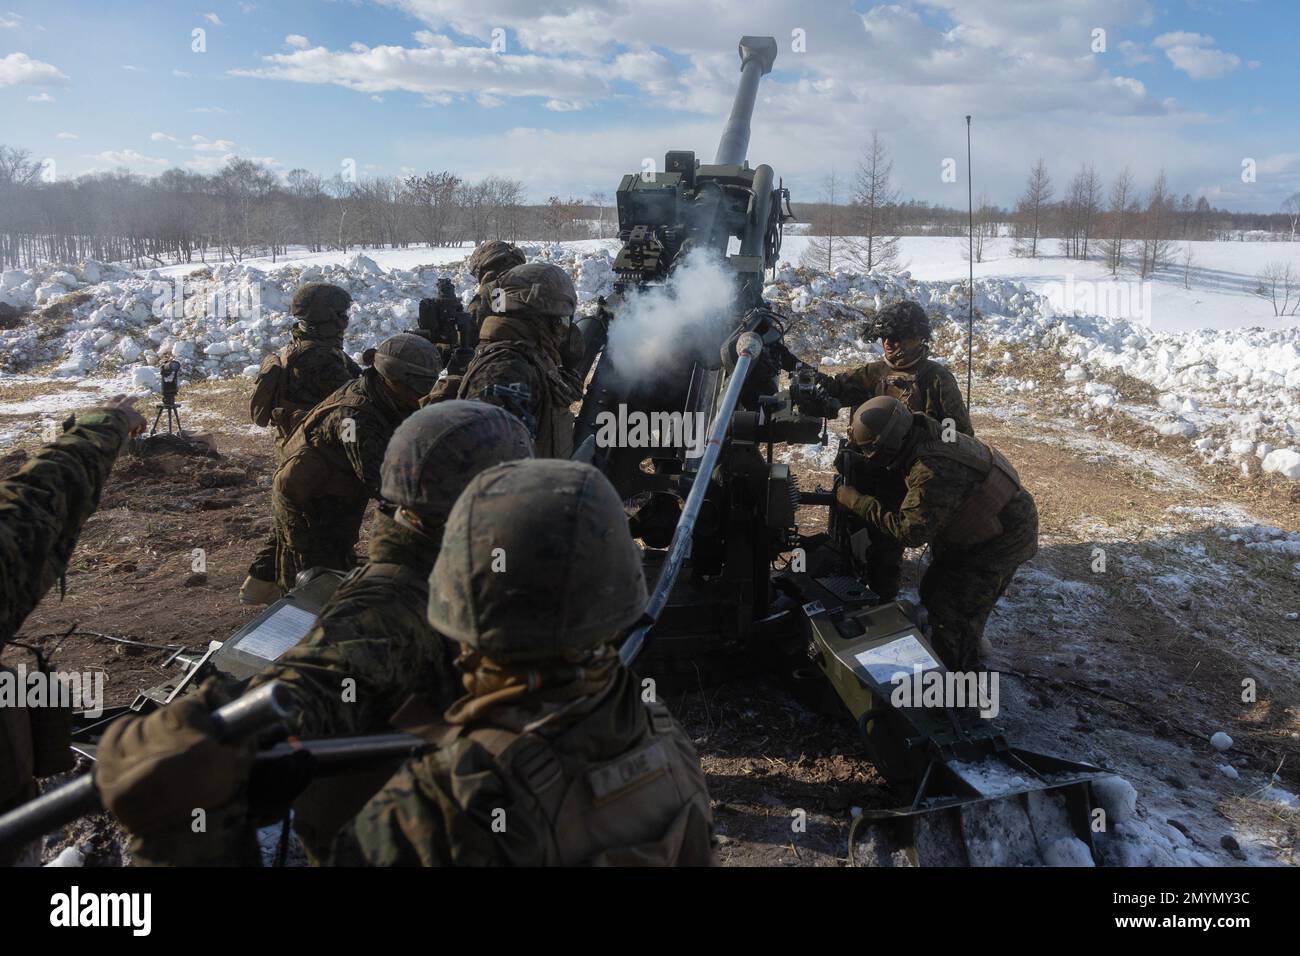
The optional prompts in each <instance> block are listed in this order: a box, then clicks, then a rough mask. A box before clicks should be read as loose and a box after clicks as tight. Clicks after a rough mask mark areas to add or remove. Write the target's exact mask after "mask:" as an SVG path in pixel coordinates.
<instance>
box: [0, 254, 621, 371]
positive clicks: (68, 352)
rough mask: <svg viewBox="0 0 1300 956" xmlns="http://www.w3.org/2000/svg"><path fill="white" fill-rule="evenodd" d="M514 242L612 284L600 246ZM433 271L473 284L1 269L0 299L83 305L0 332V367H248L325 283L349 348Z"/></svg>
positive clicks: (253, 270)
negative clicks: (298, 298) (43, 330)
mask: <svg viewBox="0 0 1300 956" xmlns="http://www.w3.org/2000/svg"><path fill="white" fill-rule="evenodd" d="M522 248H523V249H524V251H525V252H526V253H527V254H528V255H529V256H530V257H531V258H534V259H542V260H553V261H555V262H556V264H558V265H560V266H562V267H564V268H566V269H568V270H569V271H570V272H571V273H572V274H573V275H574V279H575V282H576V284H577V285H578V287H579V289H580V290H582V294H583V298H584V300H588V301H592V302H594V300H595V298H596V296H598V295H605V294H608V293H609V292H610V291H611V290H612V277H613V260H612V259H611V258H610V256H609V253H608V252H607V251H606V250H605V249H603V248H601V249H597V250H595V251H589V252H583V253H579V252H576V251H573V250H566V249H564V248H562V247H558V246H555V247H542V246H524V247H522ZM467 251H468V250H467ZM261 265H262V266H265V265H266V263H261ZM444 276H446V277H449V278H451V279H452V282H453V284H454V286H455V288H456V291H457V293H458V294H459V295H461V297H462V299H463V300H465V301H468V299H469V297H470V296H471V295H472V294H473V292H474V290H475V288H476V283H475V281H474V278H473V276H471V275H470V273H469V272H468V271H466V269H465V263H464V260H463V258H462V260H461V261H458V262H455V263H451V264H450V265H447V266H436V265H427V266H417V267H415V268H411V269H401V268H393V269H385V268H384V267H383V266H381V265H380V264H379V263H378V262H377V261H376V260H375V259H374V258H372V257H371V256H369V255H365V254H355V255H352V256H351V257H349V258H347V259H346V260H345V261H341V262H333V263H323V264H322V263H309V264H303V263H294V262H287V263H284V264H281V265H278V266H274V267H271V268H269V269H268V268H262V267H259V266H258V265H253V264H251V263H223V264H215V265H210V266H199V267H195V268H192V269H190V270H189V271H188V273H182V272H181V271H179V270H178V269H176V268H169V269H167V270H166V274H165V275H164V274H163V273H160V272H159V271H157V270H151V271H149V272H147V273H140V274H137V273H133V272H131V271H129V270H126V269H123V268H121V267H118V266H105V265H102V264H99V263H94V262H88V263H85V264H83V265H81V266H79V267H77V268H76V269H64V268H59V267H54V266H51V267H40V268H38V269H34V270H13V271H11V272H6V273H4V279H3V285H2V286H0V290H2V291H0V299H3V301H7V302H10V303H11V304H13V305H15V306H17V307H19V308H23V309H27V308H31V309H36V310H39V309H41V308H42V307H43V306H46V305H48V304H50V303H51V302H54V301H55V300H56V299H57V298H58V297H59V296H61V295H65V294H67V293H68V292H73V291H76V292H81V293H84V294H85V301H83V302H81V303H80V304H78V305H76V306H74V307H72V308H71V309H70V310H69V312H68V318H67V320H66V321H65V322H64V324H63V326H62V328H61V329H55V330H54V334H53V335H48V336H47V337H38V334H37V329H36V328H35V327H34V325H30V324H29V325H24V326H22V327H20V328H18V329H12V330H4V331H0V370H5V371H11V372H12V371H21V370H23V369H26V368H30V367H31V366H33V365H35V364H38V363H42V362H51V363H54V369H53V372H54V374H55V375H56V376H66V377H70V378H80V377H83V376H86V375H89V374H92V373H110V374H111V373H115V372H118V371H123V370H129V369H131V368H132V367H137V368H141V369H143V368H148V367H152V366H156V365H157V364H158V356H159V353H161V352H162V351H163V350H164V349H169V350H171V352H172V354H173V355H174V357H175V358H176V359H178V360H179V361H180V362H181V363H182V367H183V368H184V369H185V371H186V373H187V375H188V376H191V377H212V376H233V375H241V374H242V375H249V374H255V373H256V370H257V367H258V366H259V365H260V363H261V361H262V358H263V357H264V356H265V355H266V354H267V353H269V352H273V351H275V350H277V349H279V348H281V347H282V346H283V345H285V344H286V343H287V342H288V341H289V329H290V327H291V326H292V325H293V318H292V316H290V315H289V312H288V309H289V304H290V302H291V301H292V298H293V293H294V290H295V289H297V288H298V286H300V285H302V284H303V283H307V282H332V283H335V284H337V285H339V286H342V287H343V288H345V289H347V290H348V292H349V293H351V295H352V297H353V300H354V302H355V305H354V307H353V309H352V311H351V313H350V314H351V317H352V318H351V323H350V325H349V327H348V331H347V337H346V339H345V345H346V347H347V348H348V349H349V351H352V352H353V353H354V354H357V355H359V354H360V353H361V352H362V351H364V350H365V349H366V348H369V347H370V346H372V345H376V344H378V343H379V342H380V341H382V340H383V339H385V338H387V337H388V336H390V335H394V334H396V333H398V332H401V331H404V330H406V329H409V328H412V327H414V326H415V324H416V319H417V316H418V312H419V302H420V299H421V298H424V297H426V296H432V295H434V294H435V293H436V292H437V280H438V279H439V278H440V277H444ZM92 279H93V280H94V281H93V282H92ZM47 331H48V330H47ZM142 374H143V375H144V378H143V379H142V380H141V381H140V382H139V384H140V385H141V386H144V387H148V388H151V389H156V387H157V384H156V372H152V373H145V372H142Z"/></svg>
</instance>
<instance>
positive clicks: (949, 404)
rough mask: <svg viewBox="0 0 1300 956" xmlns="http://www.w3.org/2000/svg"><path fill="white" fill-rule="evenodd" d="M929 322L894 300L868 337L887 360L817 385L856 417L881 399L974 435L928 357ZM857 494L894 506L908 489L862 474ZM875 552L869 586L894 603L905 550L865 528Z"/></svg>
mask: <svg viewBox="0 0 1300 956" xmlns="http://www.w3.org/2000/svg"><path fill="white" fill-rule="evenodd" d="M930 336H931V331H930V320H929V317H928V316H927V315H926V314H925V310H924V309H922V308H921V306H920V305H918V304H917V303H916V302H911V301H907V300H903V301H900V302H893V303H890V304H889V305H887V306H885V307H884V308H883V309H881V310H880V311H879V312H877V313H876V316H875V318H874V319H873V321H872V322H871V324H870V325H868V327H867V330H866V332H865V337H866V338H867V339H868V340H870V339H873V338H879V339H881V340H882V341H883V346H884V352H885V357H884V358H882V359H879V360H877V361H874V362H868V363H867V364H866V365H863V366H861V367H860V368H856V369H853V370H852V371H849V372H842V373H840V374H839V375H835V376H830V375H821V374H819V375H818V377H817V380H818V384H819V385H821V386H822V387H823V388H825V389H826V391H827V392H828V393H830V394H831V395H833V396H834V397H836V398H838V399H839V400H840V403H841V405H847V406H849V408H850V421H852V413H853V412H855V411H856V410H857V408H858V407H859V406H860V405H862V403H863V402H866V401H869V400H871V399H873V398H877V397H879V396H882V395H887V396H889V397H891V398H896V399H898V400H899V401H901V402H903V403H904V404H905V405H907V407H908V408H909V409H911V410H912V411H913V412H922V413H924V414H925V415H928V416H929V417H930V418H933V419H934V420H935V421H937V422H947V421H949V420H950V421H951V422H952V430H955V431H956V432H960V433H961V434H963V435H974V434H975V431H974V428H973V427H972V426H971V421H970V413H969V412H968V411H967V409H966V403H965V402H964V401H963V400H962V397H961V389H960V388H959V387H958V385H957V380H956V378H954V377H953V374H952V372H950V371H949V370H948V368H947V366H945V365H943V364H942V363H940V362H936V361H934V360H933V359H931V358H930V357H929V350H930V346H929V342H930ZM863 478H865V481H860V482H859V484H858V489H857V490H859V491H862V492H864V493H867V494H870V495H872V496H873V497H877V498H879V499H880V500H881V501H883V502H884V503H885V504H886V505H887V506H888V507H890V508H897V507H898V506H899V505H900V504H901V503H902V500H903V495H904V489H903V487H902V485H901V484H900V483H899V482H898V481H897V480H891V479H896V478H897V476H896V475H891V474H889V473H887V472H882V471H876V472H871V473H868V474H866V475H864V476H863ZM867 534H868V536H869V537H870V540H871V549H870V551H869V552H868V553H867V556H866V572H867V585H868V586H869V587H870V588H871V589H872V590H873V591H875V592H876V593H877V594H878V595H880V597H881V599H882V600H885V601H892V600H893V599H894V597H895V595H897V594H898V589H899V585H900V583H901V580H902V561H903V549H902V547H901V546H900V545H899V544H898V543H897V542H896V541H895V540H894V539H892V538H890V537H889V536H888V535H883V534H881V533H879V531H877V530H873V529H871V528H868V529H867Z"/></svg>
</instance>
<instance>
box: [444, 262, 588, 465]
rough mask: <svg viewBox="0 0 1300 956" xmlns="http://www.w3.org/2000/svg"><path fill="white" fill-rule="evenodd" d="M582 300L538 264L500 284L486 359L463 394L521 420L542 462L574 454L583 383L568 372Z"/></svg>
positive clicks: (485, 338) (566, 281)
mask: <svg viewBox="0 0 1300 956" xmlns="http://www.w3.org/2000/svg"><path fill="white" fill-rule="evenodd" d="M577 303H578V295H577V292H576V290H575V289H574V287H573V279H572V278H570V276H569V274H568V273H567V272H565V271H564V270H563V269H561V268H560V267H559V266H554V265H551V264H549V263H543V262H530V263H527V264H525V265H522V266H515V267H514V268H513V269H511V270H510V271H508V272H506V273H505V274H504V275H502V276H500V277H498V278H497V280H496V287H495V288H494V289H493V291H492V305H493V313H492V314H491V315H489V316H488V317H487V318H486V319H484V320H483V326H482V328H481V329H480V330H479V346H478V354H476V355H475V356H474V360H473V361H472V362H470V364H469V368H467V369H466V370H465V376H464V378H463V379H462V380H461V382H460V387H459V389H458V391H457V397H458V398H463V399H480V400H482V401H485V402H491V403H492V404H494V405H500V406H501V407H502V408H505V409H506V410H507V411H510V412H513V413H514V414H516V415H518V416H519V417H520V419H521V420H522V421H523V422H524V424H525V425H526V426H527V427H528V429H529V431H530V432H531V433H532V434H533V436H534V441H535V445H536V451H537V455H538V457H539V458H568V457H569V455H570V454H572V452H573V413H572V411H570V408H569V406H570V405H572V404H573V403H574V402H576V401H578V400H579V399H581V398H582V384H581V383H580V382H578V380H577V379H576V378H575V377H574V376H573V375H572V373H570V372H568V371H567V370H566V369H565V368H564V357H565V353H566V351H567V349H568V348H569V341H570V327H571V324H572V319H573V312H574V309H575V308H577Z"/></svg>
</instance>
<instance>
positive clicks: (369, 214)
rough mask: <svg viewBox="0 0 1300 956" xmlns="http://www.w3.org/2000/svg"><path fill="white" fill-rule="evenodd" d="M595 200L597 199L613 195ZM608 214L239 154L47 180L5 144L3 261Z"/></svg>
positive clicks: (496, 185)
mask: <svg viewBox="0 0 1300 956" xmlns="http://www.w3.org/2000/svg"><path fill="white" fill-rule="evenodd" d="M603 199H604V197H603V196H601V195H599V194H598V195H597V196H596V197H594V200H595V201H597V202H603ZM607 217H608V214H607V212H606V210H605V209H603V208H601V207H597V208H593V206H592V204H591V203H589V202H584V201H582V200H579V199H575V198H572V197H567V198H566V197H560V196H552V197H550V198H549V199H548V200H547V202H545V203H543V204H530V203H529V202H528V201H527V198H526V193H525V188H524V184H523V183H522V182H520V181H518V180H514V179H507V178H503V177H499V176H487V177H484V178H483V179H479V180H470V179H466V178H464V177H462V176H460V175H458V174H456V173H454V172H450V171H446V170H443V171H430V172H426V173H423V174H419V175H410V176H400V177H385V176H374V177H348V176H344V175H343V174H342V173H339V174H336V175H334V176H333V177H330V178H326V177H323V176H320V175H318V174H316V173H312V172H310V171H308V170H305V169H294V170H291V171H289V172H288V173H287V174H286V175H284V176H280V175H278V174H277V173H276V172H275V171H274V170H272V169H270V168H269V167H267V166H266V165H264V164H262V163H259V162H256V161H254V160H249V159H241V158H231V159H229V160H228V161H227V162H226V164H225V165H224V166H223V167H222V168H221V169H220V170H219V171H217V172H215V173H212V174H204V173H198V172H193V171H189V170H184V169H169V170H166V171H165V172H163V173H160V174H158V175H156V176H141V175H138V174H136V173H132V172H130V171H128V170H116V171H113V172H101V173H93V174H86V175H82V176H78V177H76V178H72V179H56V180H54V181H46V179H45V178H44V177H43V176H42V168H41V164H40V163H39V162H37V161H35V160H33V159H32V158H31V156H30V154H29V153H28V152H26V151H24V150H21V149H17V148H13V147H8V146H4V145H0V267H3V268H7V269H8V268H21V267H24V266H28V265H32V264H34V263H37V262H43V261H46V262H76V261H82V260H86V259H97V260H99V261H102V262H129V263H130V264H131V265H133V266H134V267H136V268H143V267H146V266H149V265H163V264H167V263H177V262H210V261H213V260H216V261H234V262H238V261H241V260H242V259H246V258H249V257H252V256H270V257H271V258H272V259H273V260H274V259H276V258H278V257H279V256H281V255H283V254H284V253H285V251H286V250H287V249H288V247H289V246H305V247H307V248H308V249H310V250H311V251H312V252H323V251H326V250H342V251H345V252H346V251H347V250H349V249H352V248H399V247H404V246H408V245H412V244H417V243H427V244H429V245H431V246H449V245H461V244H464V243H466V242H473V243H478V242H483V241H485V240H487V239H506V240H509V241H514V240H519V239H553V240H555V241H560V240H563V239H576V238H586V237H587V236H588V235H590V234H592V233H591V229H592V228H593V227H592V226H589V222H591V223H599V225H600V229H601V231H602V232H603V231H604V228H605V220H606V218H607Z"/></svg>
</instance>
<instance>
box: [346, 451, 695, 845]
mask: <svg viewBox="0 0 1300 956" xmlns="http://www.w3.org/2000/svg"><path fill="white" fill-rule="evenodd" d="M625 527H626V518H625V517H624V513H623V507H622V502H621V501H620V500H619V497H618V494H617V492H615V491H614V489H613V486H612V485H610V484H609V482H608V481H607V480H606V479H605V478H604V477H603V476H602V475H601V474H600V473H599V472H597V471H596V470H595V469H593V468H591V467H590V466H589V465H584V464H579V463H577V462H568V461H553V460H542V461H530V462H514V463H511V464H506V465H500V466H498V467H496V468H492V469H490V470H488V471H486V472H484V473H482V474H481V475H479V476H478V477H477V478H475V479H474V481H473V482H472V483H471V484H470V486H469V487H468V488H467V489H466V490H465V493H464V494H463V495H462V496H461V498H460V500H459V501H457V503H456V506H455V507H454V508H453V509H452V513H451V517H450V518H449V519H448V522H447V530H446V534H445V537H444V547H443V551H442V553H441V554H440V555H439V556H438V562H437V563H436V564H435V565H434V571H433V575H432V577H431V578H430V582H429V587H430V594H429V621H430V623H431V624H432V625H433V626H434V627H435V628H437V630H438V631H439V632H441V633H443V634H446V635H447V636H448V637H450V638H452V639H453V640H455V641H457V642H458V643H459V644H460V645H461V646H462V649H463V650H462V654H461V655H460V657H459V658H457V661H456V663H457V666H458V667H459V669H460V670H461V672H462V674H463V679H464V685H465V688H466V690H467V691H468V693H467V695H466V696H465V697H463V698H461V699H460V700H458V701H457V702H456V703H455V704H453V705H452V706H451V707H450V708H449V709H448V710H447V711H446V712H445V714H444V715H442V717H441V718H436V719H434V720H432V721H431V722H429V723H427V724H425V725H423V726H417V727H408V729H411V730H413V731H414V732H418V733H421V734H423V735H425V736H426V737H427V738H428V739H431V740H434V741H437V742H438V743H439V744H440V747H439V748H438V749H437V750H435V751H433V752H431V753H430V754H428V755H427V756H425V757H423V758H421V759H418V760H413V761H410V762H408V763H407V764H406V765H405V766H404V767H403V768H402V769H401V770H400V771H399V772H398V773H397V774H396V775H395V776H394V777H393V778H392V780H391V781H389V783H388V784H387V785H386V786H385V787H384V789H383V790H381V791H380V792H379V793H378V794H376V795H375V797H374V798H373V799H371V800H370V802H369V803H368V804H367V805H366V806H365V808H363V809H362V811H361V813H360V814H358V816H357V817H356V819H355V820H353V821H352V822H351V823H350V824H349V825H348V826H347V827H346V828H344V830H343V831H342V832H341V833H340V834H339V837H338V839H337V840H336V842H335V845H334V855H333V861H334V862H335V863H337V864H342V865H358V864H361V865H375V866H402V865H412V866H413V865H423V866H491V865H530V866H537V865H578V864H605V865H619V864H623V865H632V864H635V865H690V864H708V863H711V862H712V848H711V828H712V817H711V813H710V809H709V798H708V790H707V787H706V785H705V781H704V774H703V772H702V770H701V768H700V763H699V757H698V756H697V754H696V753H695V749H694V747H693V746H692V745H691V741H690V739H689V738H688V737H687V736H686V735H685V733H683V731H682V730H681V728H680V727H679V726H678V725H677V723H676V722H675V721H674V720H673V718H672V716H671V715H670V714H669V713H668V711H667V709H666V708H665V707H664V706H663V705H662V704H659V703H657V702H651V703H645V702H643V701H642V697H641V691H640V688H639V687H638V686H637V683H636V681H635V679H634V678H633V676H632V674H631V673H630V672H629V671H628V670H627V669H626V668H624V667H623V665H622V663H621V662H620V661H619V659H618V655H617V652H616V651H615V650H614V647H613V645H612V644H611V643H610V642H611V641H612V640H613V639H615V638H616V637H617V636H618V635H619V634H620V632H621V631H622V630H623V629H624V628H626V627H627V626H628V625H630V624H631V623H632V622H634V621H635V620H637V619H638V617H639V616H640V614H641V613H642V610H643V608H644V606H645V600H646V590H645V580H644V577H643V575H642V571H641V558H640V554H639V552H638V550H637V547H636V545H635V543H634V542H633V541H632V539H631V537H630V536H629V535H628V534H627V532H626V530H625ZM502 559H504V562H505V563H504V565H502V564H501V563H500V561H501V560H502ZM404 711H410V713H411V716H412V717H415V716H416V715H417V714H418V708H409V707H408V708H404ZM402 716H403V715H402V714H399V715H398V720H395V722H398V723H400V722H401V721H400V718H401V717H402ZM416 723H417V725H418V720H417V721H416Z"/></svg>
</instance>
